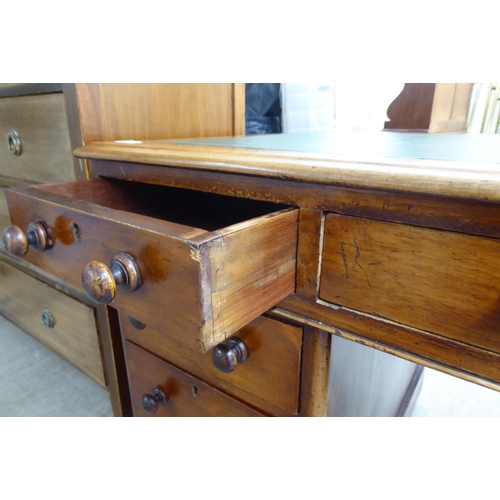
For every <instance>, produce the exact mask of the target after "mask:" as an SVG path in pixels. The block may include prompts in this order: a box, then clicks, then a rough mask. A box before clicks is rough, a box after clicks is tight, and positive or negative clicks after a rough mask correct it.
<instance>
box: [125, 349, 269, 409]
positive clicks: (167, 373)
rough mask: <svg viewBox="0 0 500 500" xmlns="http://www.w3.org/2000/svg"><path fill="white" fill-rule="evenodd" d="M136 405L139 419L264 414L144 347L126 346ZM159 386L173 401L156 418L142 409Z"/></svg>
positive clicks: (133, 400) (162, 407)
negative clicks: (147, 395)
mask: <svg viewBox="0 0 500 500" xmlns="http://www.w3.org/2000/svg"><path fill="white" fill-rule="evenodd" d="M125 344H126V345H125V350H126V356H127V366H128V372H129V382H130V389H131V396H132V406H133V411H134V416H136V417H148V416H156V417H259V416H263V415H262V414H261V413H260V412H258V411H256V410H253V409H252V408H250V407H248V406H246V405H244V404H243V403H240V402H238V401H237V400H235V399H233V398H231V397H229V396H227V395H226V394H224V393H223V392H219V391H217V390H216V389H214V388H213V387H211V386H210V385H207V384H205V383H204V382H201V381H200V380H198V379H196V378H194V377H192V376H190V375H188V374H187V373H185V372H183V371H181V370H179V369H178V368H175V367H174V366H172V365H170V364H168V363H166V362H165V361H162V360H161V359H159V358H157V357H156V356H153V355H152V354H149V353H148V352H146V351H143V350H142V349H141V348H140V347H137V346H135V345H134V344H131V343H130V342H126V343H125ZM157 386H161V387H162V388H163V390H164V391H165V392H166V393H167V395H168V397H169V401H168V403H167V404H166V405H164V406H159V408H158V411H157V412H156V413H155V414H154V415H150V414H148V413H146V412H145V411H144V410H143V409H142V407H141V398H142V396H143V394H148V393H150V392H151V390H152V389H153V388H155V387H157Z"/></svg>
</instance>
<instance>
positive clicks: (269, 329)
mask: <svg viewBox="0 0 500 500" xmlns="http://www.w3.org/2000/svg"><path fill="white" fill-rule="evenodd" d="M120 323H121V330H122V334H123V336H124V338H127V339H128V340H131V341H133V342H134V343H136V344H139V345H140V346H142V347H144V348H146V349H147V350H148V351H150V352H154V353H155V354H156V355H157V356H159V357H161V358H163V359H165V360H167V361H169V362H171V363H173V364H175V365H176V366H178V367H180V368H182V369H183V370H185V371H187V372H189V373H191V374H193V375H194V376H196V377H200V378H201V379H203V380H204V381H206V382H208V383H209V384H212V385H214V386H216V387H218V388H220V389H222V390H224V392H227V393H228V394H231V395H233V396H235V397H237V398H239V399H241V400H243V401H245V402H247V403H249V404H251V405H253V406H257V407H259V408H263V409H268V410H269V411H272V412H273V413H276V411H277V410H276V408H279V409H280V410H284V412H286V413H289V414H292V415H296V414H297V413H298V403H299V384H300V359H301V351H302V328H299V327H297V326H291V325H287V324H285V323H282V322H280V321H276V320H274V319H271V318H266V317H263V316H260V317H259V318H257V319H255V320H253V321H252V322H251V323H249V324H248V325H246V326H244V327H243V328H242V329H241V330H239V331H237V332H236V334H235V337H238V338H239V339H241V340H242V341H243V342H244V343H245V345H246V347H247V349H248V359H247V360H246V361H245V362H244V363H241V364H238V365H237V366H236V369H235V370H234V371H233V372H230V373H223V372H220V371H219V370H218V369H217V368H216V367H215V366H214V364H213V362H212V350H210V351H208V352H207V353H205V354H202V353H200V352H199V351H193V350H192V349H189V348H188V347H186V346H185V344H184V343H183V342H182V339H173V338H171V337H169V336H166V335H164V334H163V333H162V332H161V331H160V330H157V329H154V328H150V327H147V326H146V328H144V329H142V330H139V329H137V328H135V327H134V326H132V324H131V322H130V321H129V319H128V317H127V315H125V314H121V315H120ZM270 382H271V383H270ZM278 412H279V410H278ZM280 413H283V411H281V412H280Z"/></svg>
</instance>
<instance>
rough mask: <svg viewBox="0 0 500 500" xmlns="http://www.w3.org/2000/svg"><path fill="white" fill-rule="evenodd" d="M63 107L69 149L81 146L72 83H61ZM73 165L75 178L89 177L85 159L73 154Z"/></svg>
mask: <svg viewBox="0 0 500 500" xmlns="http://www.w3.org/2000/svg"><path fill="white" fill-rule="evenodd" d="M63 95H64V107H65V109H66V118H67V121H68V131H69V137H70V142H71V150H73V149H75V148H79V147H80V146H83V139H82V130H81V127H80V113H79V110H78V100H77V96H76V86H75V84H74V83H63ZM73 167H74V171H75V179H76V180H84V179H88V178H89V177H90V172H89V167H88V162H87V160H83V159H82V158H77V157H76V156H73Z"/></svg>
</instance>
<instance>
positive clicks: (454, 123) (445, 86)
mask: <svg viewBox="0 0 500 500" xmlns="http://www.w3.org/2000/svg"><path fill="white" fill-rule="evenodd" d="M473 86H474V84H472V83H438V84H436V90H435V93H434V101H433V106H432V114H431V120H430V125H429V132H431V133H438V132H465V131H466V128H467V115H468V112H469V103H470V99H471V95H472V87H473Z"/></svg>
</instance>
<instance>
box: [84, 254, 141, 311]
mask: <svg viewBox="0 0 500 500" xmlns="http://www.w3.org/2000/svg"><path fill="white" fill-rule="evenodd" d="M82 284H83V288H84V289H85V292H86V293H87V295H88V296H89V297H90V298H91V299H92V300H93V301H94V302H97V303H99V304H109V303H110V302H111V301H112V300H113V299H114V298H115V295H116V288H117V287H118V288H119V289H120V290H122V291H124V292H133V291H134V290H137V289H138V288H139V287H140V286H141V274H140V272H139V268H138V267H137V264H136V262H135V260H134V258H133V257H132V256H130V255H129V254H127V253H124V252H121V253H119V254H118V255H115V256H114V257H113V260H112V261H111V266H110V267H109V268H108V267H107V266H106V265H105V264H103V263H102V262H98V261H96V260H93V261H91V262H89V263H88V264H87V265H86V266H85V267H84V268H83V272H82Z"/></svg>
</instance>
